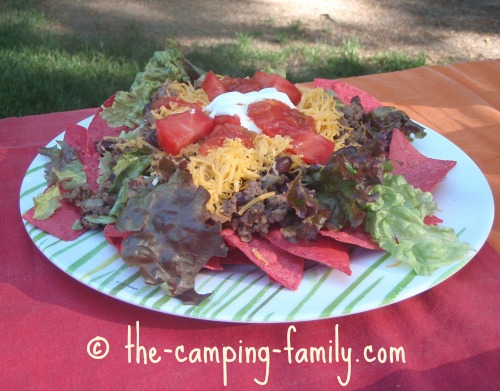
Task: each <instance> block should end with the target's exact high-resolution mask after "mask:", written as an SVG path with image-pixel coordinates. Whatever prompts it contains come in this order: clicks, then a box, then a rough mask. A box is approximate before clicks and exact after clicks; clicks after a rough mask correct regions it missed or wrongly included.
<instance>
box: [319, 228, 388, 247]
mask: <svg viewBox="0 0 500 391" xmlns="http://www.w3.org/2000/svg"><path fill="white" fill-rule="evenodd" d="M319 233H320V234H321V235H323V236H327V237H329V238H332V239H335V240H338V241H339V242H342V243H349V244H353V245H355V246H359V247H363V248H366V249H368V250H381V248H380V247H379V245H378V244H377V243H376V242H375V241H374V240H373V239H372V237H371V236H370V234H369V233H368V232H365V231H364V230H363V229H359V228H357V229H343V230H342V231H332V230H321V231H319Z"/></svg>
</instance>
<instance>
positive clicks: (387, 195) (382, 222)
mask: <svg viewBox="0 0 500 391" xmlns="http://www.w3.org/2000/svg"><path fill="white" fill-rule="evenodd" d="M372 193H373V194H375V193H378V195H379V197H378V198H377V200H376V201H374V202H370V203H368V204H367V205H366V210H367V212H366V222H365V229H366V230H367V231H368V232H370V234H371V236H372V238H373V239H374V240H375V241H376V242H377V243H378V244H379V246H380V247H381V248H382V249H384V250H386V251H387V252H389V253H390V254H391V255H392V256H393V257H394V258H395V259H396V260H397V261H399V262H402V263H405V264H408V265H410V266H411V267H412V268H413V270H414V271H415V272H416V273H417V274H418V275H430V274H431V273H432V272H433V271H434V270H436V269H437V268H439V267H440V266H443V265H448V264H451V263H454V262H457V261H460V260H462V259H464V258H465V257H466V256H467V254H468V252H469V251H471V248H470V246H469V244H467V243H464V242H461V241H459V240H458V237H457V235H456V234H455V232H454V230H453V229H451V228H447V227H441V226H435V225H426V224H425V223H424V217H425V216H430V215H432V214H434V213H435V212H436V211H437V208H436V204H435V202H434V201H433V199H432V194H431V193H429V192H422V191H421V190H419V189H415V188H413V187H412V186H411V185H409V184H408V183H407V182H406V180H405V179H404V178H403V177H402V176H401V175H396V176H393V175H391V174H386V176H385V182H384V183H383V184H380V185H377V186H375V187H374V188H373V189H372Z"/></svg>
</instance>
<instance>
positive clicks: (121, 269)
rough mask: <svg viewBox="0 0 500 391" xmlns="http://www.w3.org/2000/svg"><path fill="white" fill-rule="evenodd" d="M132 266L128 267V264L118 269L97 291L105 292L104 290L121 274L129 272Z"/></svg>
mask: <svg viewBox="0 0 500 391" xmlns="http://www.w3.org/2000/svg"><path fill="white" fill-rule="evenodd" d="M129 267H130V266H129V265H127V264H126V263H124V264H123V266H122V267H120V268H118V269H116V270H115V271H114V272H113V273H111V274H110V276H109V277H108V278H106V279H105V280H104V281H103V282H101V283H100V284H99V286H98V287H97V289H99V290H101V291H104V288H105V287H106V286H107V285H109V284H110V283H111V282H113V281H114V280H115V279H116V278H117V277H118V276H119V275H120V274H121V273H123V272H124V271H125V270H127V269H128V268H129Z"/></svg>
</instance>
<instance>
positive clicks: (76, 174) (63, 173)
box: [39, 141, 87, 190]
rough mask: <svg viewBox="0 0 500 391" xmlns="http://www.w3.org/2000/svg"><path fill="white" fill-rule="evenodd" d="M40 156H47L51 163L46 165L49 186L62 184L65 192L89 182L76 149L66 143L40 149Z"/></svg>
mask: <svg viewBox="0 0 500 391" xmlns="http://www.w3.org/2000/svg"><path fill="white" fill-rule="evenodd" d="M39 152H40V155H43V156H47V157H48V158H50V161H49V162H48V163H46V164H45V172H44V176H45V180H46V181H47V186H48V187H50V186H52V185H55V184H61V186H62V187H63V189H64V190H73V189H75V188H76V187H77V186H78V185H80V184H83V183H85V182H87V175H86V174H85V171H84V170H83V164H82V163H81V162H80V160H79V159H78V153H77V152H76V149H75V148H72V147H70V146H68V144H66V143H65V142H64V141H57V145H54V146H53V147H44V148H40V149H39Z"/></svg>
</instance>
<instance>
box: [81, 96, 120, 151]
mask: <svg viewBox="0 0 500 391" xmlns="http://www.w3.org/2000/svg"><path fill="white" fill-rule="evenodd" d="M114 100H115V96H114V95H112V96H111V97H110V98H108V99H107V100H106V101H105V102H104V103H103V106H104V107H111V105H112V104H113V102H114ZM101 112H102V107H101V108H100V109H99V110H98V111H97V113H96V114H95V116H94V118H92V121H91V122H90V125H89V138H90V140H91V142H92V143H94V142H96V141H101V140H102V139H104V137H106V136H108V137H117V136H118V135H119V134H120V133H121V131H122V130H124V129H126V126H125V125H123V126H120V127H118V128H111V127H109V125H108V124H107V123H106V121H104V120H103V119H102V117H101V115H100V114H101Z"/></svg>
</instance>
